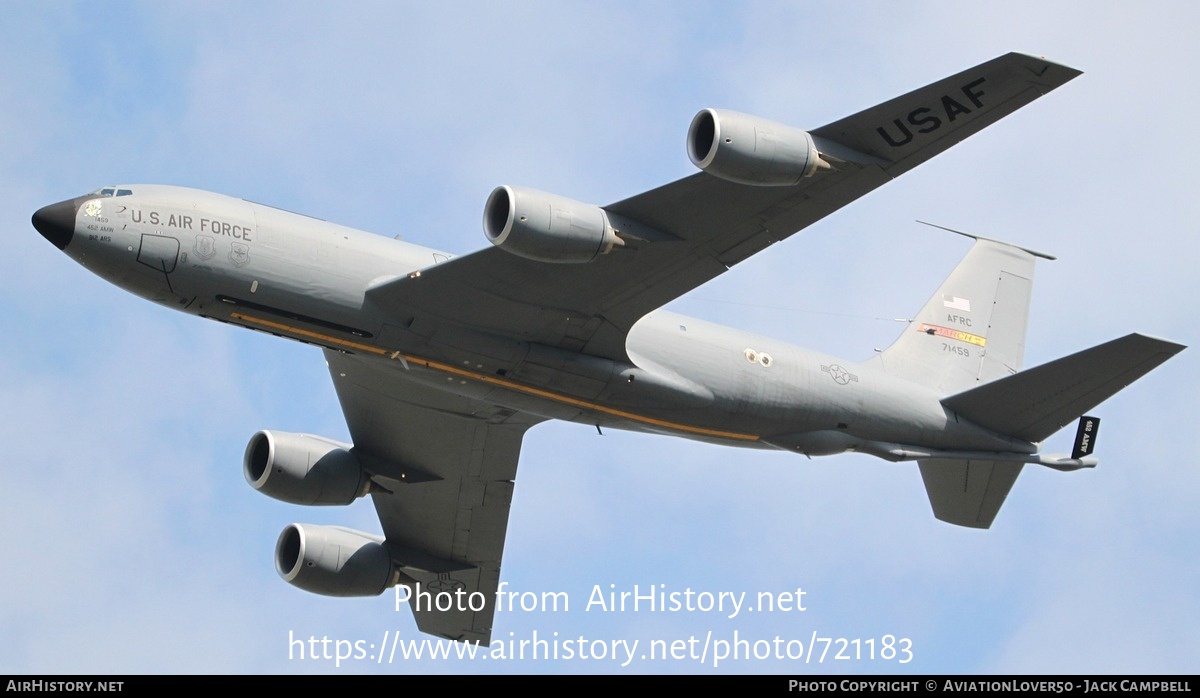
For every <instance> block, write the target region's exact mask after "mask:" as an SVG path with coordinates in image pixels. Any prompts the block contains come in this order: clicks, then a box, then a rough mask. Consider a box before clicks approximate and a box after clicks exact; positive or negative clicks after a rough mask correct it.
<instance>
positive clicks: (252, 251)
mask: <svg viewBox="0 0 1200 698" xmlns="http://www.w3.org/2000/svg"><path fill="white" fill-rule="evenodd" d="M102 192H111V193H108V194H103V193H96V194H93V195H89V196H85V197H78V198H76V199H73V200H70V201H69V202H63V204H61V206H63V207H66V206H67V205H68V204H69V205H71V206H73V207H74V209H75V210H76V214H75V219H74V228H73V235H70V236H66V237H65V238H64V239H62V240H57V241H56V240H52V242H55V244H56V245H59V246H60V247H61V248H62V249H63V250H64V252H66V253H67V254H68V255H69V256H71V257H72V258H73V259H75V260H76V261H78V262H79V263H80V264H82V265H84V266H85V267H87V268H88V269H90V270H91V271H93V272H94V273H96V274H98V275H99V276H102V277H104V278H105V279H108V280H109V281H111V282H113V283H114V284H116V285H118V286H120V287H122V288H124V289H126V290H128V291H130V292H132V293H134V294H136V295H139V296H142V297H144V298H148V299H150V300H153V301H155V302H157V303H161V304H163V305H166V306H169V307H172V308H175V309H177V310H182V311H184V312H187V313H191V314H194V315H201V316H204V317H208V318H212V319H215V320H220V321H223V322H230V323H233V324H237V325H240V326H244V327H249V328H252V329H257V330H261V331H266V332H270V333H272V334H276V335H279V336H284V337H288V338H290V339H296V340H300V341H304V342H308V343H311V344H316V345H319V346H323V347H326V348H330V349H335V350H339V351H345V352H351V353H355V354H361V355H364V356H371V355H373V356H377V357H379V360H383V361H391V362H392V363H393V364H394V366H395V370H396V371H402V372H405V373H404V375H405V377H407V378H409V379H411V380H414V381H419V382H422V383H425V384H427V385H432V386H437V387H439V388H441V389H444V390H448V391H452V392H455V393H458V394H462V395H466V396H469V397H473V398H478V399H483V400H486V401H488V402H491V403H494V404H498V405H503V406H505V407H509V408H512V409H514V410H521V411H525V412H529V413H532V414H536V415H539V416H542V417H546V418H552V419H563V420H569V421H575V422H581V423H586V424H594V425H599V426H609V427H614V428H622V429H633V430H639V431H653V432H660V433H669V434H674V435H677V436H684V437H687V438H694V439H701V440H706V441H714V442H720V443H725V444H730V445H738V446H749V447H767V448H783V449H787V450H793V451H796V452H800V453H805V454H808V455H824V454H830V453H838V452H843V451H847V450H862V451H866V452H872V453H877V454H879V453H878V452H879V451H880V449H881V447H880V444H883V445H895V444H901V445H905V446H918V447H923V448H930V449H953V450H969V451H995V452H1021V453H1032V452H1033V451H1035V450H1036V449H1035V448H1034V446H1033V445H1032V444H1029V443H1027V442H1023V441H1020V440H1015V439H1012V438H1009V437H1005V436H1003V435H999V434H996V433H994V432H991V431H988V430H986V429H983V428H980V427H978V426H976V425H973V424H971V423H968V422H965V421H963V420H961V419H959V418H958V417H957V416H956V415H955V414H954V413H953V412H951V411H949V410H947V409H946V408H945V407H943V405H942V404H941V402H940V399H941V398H942V397H943V396H942V395H940V394H938V393H937V392H936V391H934V390H932V389H931V388H928V387H926V386H922V385H918V384H915V383H912V382H910V381H907V380H904V379H901V378H899V377H896V376H893V375H890V374H888V373H886V372H885V371H884V370H882V369H881V368H880V366H879V365H878V363H876V362H865V363H859V362H849V361H845V360H842V359H837V358H835V357H832V356H827V355H824V354H820V353H817V352H813V351H809V350H807V349H802V348H800V347H796V346H793V345H790V344H786V343H783V342H780V341H777V340H774V339H770V338H767V337H762V336H759V335H754V334H750V333H746V332H741V331H738V330H736V329H731V328H728V327H722V326H718V325H714V324H711V323H707V322H704V321H701V320H696V319H694V318H689V317H684V316H681V315H677V314H674V313H670V312H667V311H663V310H659V311H656V312H653V313H651V314H649V315H647V316H646V317H644V318H643V319H642V320H641V321H640V322H638V323H637V324H636V325H635V326H634V327H633V329H632V331H631V332H630V333H629V335H628V338H627V342H626V352H627V356H628V361H617V360H612V359H609V358H602V357H595V356H588V355H585V354H580V353H578V352H574V351H569V350H566V349H561V348H557V347H552V346H546V345H539V344H534V343H530V342H525V341H521V340H519V339H515V338H511V337H505V336H497V335H495V334H489V333H486V332H481V331H478V330H475V329H472V328H470V327H464V326H458V325H455V324H453V323H451V322H449V321H446V320H444V319H439V318H430V317H416V318H396V317H395V313H394V312H389V311H385V310H384V309H383V308H381V307H379V306H378V305H377V304H376V303H374V302H373V301H372V300H371V296H370V294H369V289H371V288H372V287H373V286H377V285H380V284H384V283H387V282H389V281H392V280H394V279H396V278H397V277H402V276H413V275H417V274H419V272H420V271H421V270H424V269H428V268H430V267H432V266H434V265H437V264H439V263H440V262H444V261H446V260H447V259H449V258H450V256H451V255H449V254H446V253H443V252H438V251H436V250H432V249H429V248H425V247H420V246H417V245H413V244H411V243H407V242H403V241H400V240H393V239H388V238H384V237H381V236H378V235H374V234H370V233H366V232H362V231H359V230H353V229H350V228H346V227H343V226H339V225H335V224H332V223H328V222H325V221H321V220H317V219H314V218H310V217H306V216H302V215H298V214H295V213H290V212H287V211H283V210H279V209H275V208H271V207H269V206H264V205H261V204H255V203H251V202H248V201H245V200H242V199H236V198H232V197H228V196H223V195H219V194H212V193H209V192H204V191H199V190H194V189H185V188H181V187H173V186H163V185H136V186H133V185H131V186H127V187H114V188H113V189H111V190H108V189H106V190H102ZM126 192H128V193H126ZM64 210H66V209H65V208H64ZM43 234H45V233H43ZM48 237H49V236H48ZM60 242H61V243H62V244H59V243H60ZM629 253H630V254H636V252H635V251H634V252H629ZM885 457H886V456H885Z"/></svg>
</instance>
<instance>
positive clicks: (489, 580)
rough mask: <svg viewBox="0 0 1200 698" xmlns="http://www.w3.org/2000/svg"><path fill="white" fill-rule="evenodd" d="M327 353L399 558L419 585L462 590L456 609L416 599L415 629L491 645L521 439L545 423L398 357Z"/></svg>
mask: <svg viewBox="0 0 1200 698" xmlns="http://www.w3.org/2000/svg"><path fill="white" fill-rule="evenodd" d="M325 359H326V361H328V363H329V371H330V373H331V374H332V376H333V383H334V386H335V387H336V389H337V393H338V399H339V401H340V402H341V405H342V411H343V412H344V413H345V416H346V423H347V425H348V426H349V428H350V435H351V437H352V439H353V442H354V453H355V454H356V455H357V456H358V457H359V459H360V460H361V461H362V462H363V463H364V464H365V466H366V468H367V470H368V471H370V472H371V474H372V481H373V482H374V483H375V485H377V486H378V487H376V488H375V491H373V492H372V494H371V498H372V499H373V500H374V502H375V510H376V512H377V513H378V514H379V520H380V523H382V525H383V533H384V536H385V537H386V539H387V548H388V552H389V553H390V554H391V556H392V560H393V561H394V562H395V563H396V564H397V565H398V566H399V568H400V570H401V571H402V572H403V573H404V574H405V575H407V576H408V577H409V578H411V580H413V581H416V582H419V583H420V589H421V591H424V592H428V593H430V594H437V593H438V592H442V591H444V592H450V593H454V592H456V591H458V590H461V591H462V595H460V596H457V597H455V598H456V599H458V601H456V602H455V605H454V606H453V607H452V610H449V611H438V610H423V609H422V610H419V609H418V608H417V607H416V598H415V597H410V604H412V605H413V612H414V614H415V616H416V621H417V627H418V628H420V629H421V631H422V632H426V633H431V634H435V635H440V636H442V637H446V638H450V639H454V640H464V641H468V642H481V643H485V644H486V643H487V642H489V641H490V639H491V630H492V617H493V614H494V613H495V599H496V587H497V584H498V583H499V579H500V557H501V554H502V552H503V550H504V535H505V530H506V528H507V526H508V509H509V504H510V502H511V500H512V492H513V480H514V479H515V478H516V475H517V458H518V456H519V454H520V450H521V439H522V437H523V436H524V434H525V431H526V430H527V429H528V428H529V427H531V426H533V425H534V424H537V423H538V422H540V421H542V420H541V419H540V418H538V417H533V416H531V415H527V414H524V413H521V412H514V411H513V410H508V409H504V408H499V407H496V406H494V405H489V404H487V403H484V402H481V401H478V400H474V399H471V398H466V397H462V396H458V395H455V394H452V393H450V392H444V391H439V390H436V389H434V388H430V387H427V386H424V385H421V384H419V383H416V382H413V381H412V380H410V379H408V378H406V376H405V371H404V370H403V369H402V368H401V367H400V365H399V364H397V363H396V362H387V363H385V362H383V361H380V360H376V359H372V358H370V357H359V356H350V355H346V354H342V353H339V352H335V351H330V350H326V351H325ZM474 592H479V595H478V596H475V597H474V599H476V600H478V601H481V602H482V607H481V608H480V610H477V611H474V610H471V606H470V605H469V604H468V603H467V601H468V599H470V598H471V597H468V596H466V595H469V594H473V593H474ZM447 598H449V597H447ZM428 607H429V604H428V602H426V608H428ZM476 607H479V606H478V604H476Z"/></svg>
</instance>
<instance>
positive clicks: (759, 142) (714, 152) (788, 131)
mask: <svg viewBox="0 0 1200 698" xmlns="http://www.w3.org/2000/svg"><path fill="white" fill-rule="evenodd" d="M687 149H688V157H689V158H691V160H692V163H693V164H695V165H696V167H699V168H700V169H702V170H704V171H705V172H707V173H709V174H711V175H713V176H715V177H720V178H721V179H727V180H729V181H731V182H738V183H739V184H750V185H754V186H789V185H792V184H795V183H797V182H799V181H800V180H801V179H803V178H804V177H811V176H812V175H813V173H815V172H816V171H817V170H818V169H828V168H829V163H828V162H826V161H824V160H822V159H821V154H820V153H819V152H817V146H816V144H814V143H813V138H812V136H810V135H809V134H808V132H807V131H804V130H801V129H798V128H794V127H792V126H785V125H783V124H779V123H776V122H774V121H768V120H766V119H760V118H758V117H757V116H750V115H749V114H740V113H738V112H735V111H726V110H724V109H705V110H703V111H701V112H700V113H699V114H697V115H696V117H695V118H694V119H692V125H691V127H689V128H688V137H687Z"/></svg>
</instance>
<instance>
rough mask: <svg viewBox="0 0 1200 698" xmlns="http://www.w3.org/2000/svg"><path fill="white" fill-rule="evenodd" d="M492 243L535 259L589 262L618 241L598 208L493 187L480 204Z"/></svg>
mask: <svg viewBox="0 0 1200 698" xmlns="http://www.w3.org/2000/svg"><path fill="white" fill-rule="evenodd" d="M483 232H484V233H485V234H486V235H487V238H488V240H490V241H491V243H492V244H493V245H496V246H497V247H499V248H501V249H503V250H504V251H506V252H511V253H513V254H515V255H517V256H520V257H527V258H529V259H536V260H538V261H539V262H558V263H576V264H577V263H581V262H590V261H592V260H593V259H595V258H596V257H598V256H600V255H602V254H608V253H609V252H611V251H612V248H613V247H614V246H618V245H621V244H623V243H622V241H621V239H620V238H618V237H617V233H616V231H615V230H614V229H613V226H612V224H611V223H610V222H609V218H608V214H606V213H605V212H604V209H602V208H600V207H599V206H593V205H591V204H583V203H580V202H578V201H573V200H571V199H568V198H566V197H563V196H555V195H554V194H547V193H545V192H540V191H537V190H536V189H526V188H524V187H496V189H494V190H493V191H492V194H491V196H489V197H488V200H487V204H485V205H484V207H483Z"/></svg>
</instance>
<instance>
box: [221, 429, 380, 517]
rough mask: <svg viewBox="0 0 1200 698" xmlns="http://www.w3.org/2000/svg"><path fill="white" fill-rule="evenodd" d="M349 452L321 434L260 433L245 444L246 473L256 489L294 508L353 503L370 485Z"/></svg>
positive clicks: (345, 445) (367, 478)
mask: <svg viewBox="0 0 1200 698" xmlns="http://www.w3.org/2000/svg"><path fill="white" fill-rule="evenodd" d="M349 448H350V446H349V445H348V444H342V443H338V442H337V441H330V440H329V439H323V438H321V437H319V436H310V435H308V434H289V433H286V432H281V431H260V432H258V433H257V434H255V435H254V436H252V437H250V443H249V444H247V445H246V456H245V458H244V459H243V460H242V472H243V473H244V474H245V476H246V482H248V483H250V486H251V487H253V488H254V489H256V490H258V491H259V492H262V493H263V494H265V495H268V496H270V497H274V498H275V499H279V500H282V501H285V502H289V503H291V504H349V503H350V502H353V501H354V500H355V499H358V498H359V497H361V496H363V495H364V494H366V493H367V488H368V486H369V485H370V483H371V481H370V479H369V477H368V475H367V472H366V471H365V470H363V467H362V464H361V463H359V461H358V458H357V457H355V455H354V454H353V453H352V452H351V451H350V450H349Z"/></svg>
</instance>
